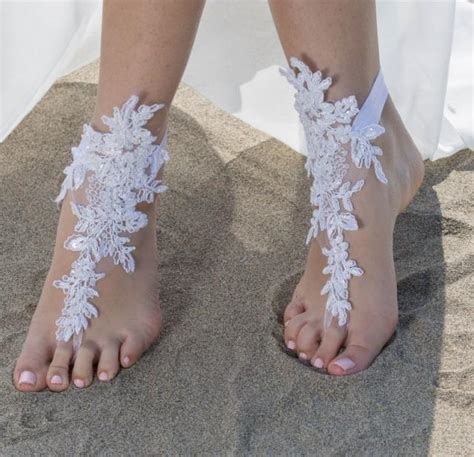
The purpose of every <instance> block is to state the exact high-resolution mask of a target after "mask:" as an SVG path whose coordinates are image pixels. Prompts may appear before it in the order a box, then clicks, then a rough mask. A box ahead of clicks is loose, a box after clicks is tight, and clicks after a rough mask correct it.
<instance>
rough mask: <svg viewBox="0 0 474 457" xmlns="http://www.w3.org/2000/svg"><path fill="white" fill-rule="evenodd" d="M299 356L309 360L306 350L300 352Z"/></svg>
mask: <svg viewBox="0 0 474 457" xmlns="http://www.w3.org/2000/svg"><path fill="white" fill-rule="evenodd" d="M299 358H300V359H303V360H308V356H307V355H306V354H305V353H304V352H300V353H299Z"/></svg>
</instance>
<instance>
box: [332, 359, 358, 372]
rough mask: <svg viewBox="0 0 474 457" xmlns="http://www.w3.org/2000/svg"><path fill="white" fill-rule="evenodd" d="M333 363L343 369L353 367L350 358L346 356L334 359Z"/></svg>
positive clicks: (353, 364)
mask: <svg viewBox="0 0 474 457" xmlns="http://www.w3.org/2000/svg"><path fill="white" fill-rule="evenodd" d="M334 363H335V364H336V365H337V366H338V367H341V368H342V369H343V370H349V369H350V368H353V367H355V363H354V362H353V361H352V360H351V359H347V358H343V359H339V360H336V361H335V362H334Z"/></svg>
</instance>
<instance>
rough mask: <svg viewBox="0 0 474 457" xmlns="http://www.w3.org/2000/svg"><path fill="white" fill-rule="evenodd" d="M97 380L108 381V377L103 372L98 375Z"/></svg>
mask: <svg viewBox="0 0 474 457" xmlns="http://www.w3.org/2000/svg"><path fill="white" fill-rule="evenodd" d="M99 380H100V381H108V380H109V375H108V374H107V373H106V372H105V371H103V372H102V373H100V374H99Z"/></svg>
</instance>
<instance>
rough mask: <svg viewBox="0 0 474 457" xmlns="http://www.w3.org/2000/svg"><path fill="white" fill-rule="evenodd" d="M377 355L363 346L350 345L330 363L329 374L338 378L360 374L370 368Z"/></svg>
mask: <svg viewBox="0 0 474 457" xmlns="http://www.w3.org/2000/svg"><path fill="white" fill-rule="evenodd" d="M376 355H377V353H374V352H373V351H371V350H370V349H367V348H365V347H363V346H357V345H355V344H350V345H348V346H347V347H346V349H345V350H344V351H343V352H341V354H339V355H338V356H337V357H336V358H335V359H333V360H332V361H331V362H330V363H329V365H328V372H329V373H330V374H332V375H336V376H343V375H348V374H354V373H358V372H359V371H362V370H365V369H366V368H368V367H369V365H370V364H371V363H372V362H373V360H374V358H375V356H376Z"/></svg>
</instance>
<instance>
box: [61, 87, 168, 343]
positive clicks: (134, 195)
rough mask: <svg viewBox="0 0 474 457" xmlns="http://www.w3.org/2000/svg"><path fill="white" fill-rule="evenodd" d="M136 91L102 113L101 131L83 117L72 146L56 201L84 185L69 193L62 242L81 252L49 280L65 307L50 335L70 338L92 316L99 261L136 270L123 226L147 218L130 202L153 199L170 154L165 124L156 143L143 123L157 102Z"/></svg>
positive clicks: (132, 227)
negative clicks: (71, 218)
mask: <svg viewBox="0 0 474 457" xmlns="http://www.w3.org/2000/svg"><path fill="white" fill-rule="evenodd" d="M138 100H139V98H138V97H137V96H136V95H132V96H131V97H130V98H129V99H128V100H127V101H126V102H125V103H124V104H123V106H122V107H121V108H120V109H119V108H117V107H116V108H114V109H113V116H112V117H106V116H103V117H102V120H103V122H104V124H105V125H107V126H108V127H109V129H110V131H109V132H107V133H101V132H97V131H96V130H94V129H93V128H92V127H91V126H90V125H84V128H83V134H82V138H81V141H80V144H79V146H78V147H75V148H72V151H71V152H72V156H73V160H72V163H71V164H70V165H69V166H68V167H66V168H65V170H64V173H65V175H66V177H65V179H64V181H63V183H62V186H61V192H60V193H59V195H58V197H57V198H56V202H57V203H59V202H61V201H62V200H63V199H64V198H65V196H66V194H67V192H68V191H72V192H74V191H78V190H79V189H81V188H83V189H84V194H85V197H86V203H85V204H79V203H77V202H74V201H73V200H72V201H71V210H72V213H73V214H74V215H75V216H76V217H77V219H78V222H77V223H76V225H75V227H74V233H73V234H72V235H71V236H69V237H68V238H67V239H66V241H65V242H64V247H65V248H66V249H68V250H70V251H76V252H78V253H79V257H78V258H77V259H76V260H75V261H74V262H73V263H72V266H71V271H70V272H69V274H67V275H64V276H63V277H62V278H61V279H58V280H56V281H54V282H53V285H54V287H57V288H59V289H62V290H63V292H64V294H65V300H64V308H63V311H62V315H61V317H60V318H59V319H58V320H57V322H56V325H57V331H56V339H57V340H58V341H68V340H69V339H70V338H71V336H73V335H75V337H76V339H77V337H78V336H80V335H81V332H82V331H83V330H85V329H87V327H88V320H89V319H91V318H93V317H97V316H98V311H97V308H96V307H95V306H94V305H93V304H92V302H91V300H92V299H94V298H97V297H98V296H99V294H98V292H97V290H96V283H97V281H99V280H100V279H102V278H103V277H104V276H105V273H103V272H98V271H97V268H96V267H97V263H98V262H99V261H100V260H101V259H103V258H107V257H109V258H111V259H112V260H113V263H114V265H120V266H121V267H122V268H123V269H124V270H125V271H126V272H127V273H131V272H133V271H134V270H135V260H134V258H133V255H132V252H133V250H134V249H135V247H134V246H132V245H131V244H130V238H129V237H128V236H127V235H128V234H131V233H135V232H138V231H139V230H140V229H142V228H143V227H145V226H146V225H147V223H148V219H147V215H146V214H145V213H143V212H141V211H138V210H137V209H136V207H137V204H139V203H142V202H147V203H152V202H153V200H154V197H155V195H156V194H158V193H160V192H164V191H165V190H166V189H167V187H166V186H165V185H163V184H162V182H161V181H160V180H158V179H157V173H158V171H159V170H160V168H161V167H162V165H163V163H164V162H165V161H167V160H168V159H169V155H168V151H167V132H166V133H165V136H164V138H163V140H162V141H161V143H160V144H155V143H154V141H156V139H157V138H156V137H155V136H153V135H152V133H151V132H150V131H149V130H148V129H146V128H145V127H144V126H145V125H146V123H147V122H148V120H150V119H151V118H152V116H153V114H154V113H155V112H156V111H157V110H159V109H160V108H162V107H163V106H164V105H163V104H153V105H150V106H148V105H141V106H140V107H138V109H135V107H136V106H137V103H138Z"/></svg>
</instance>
